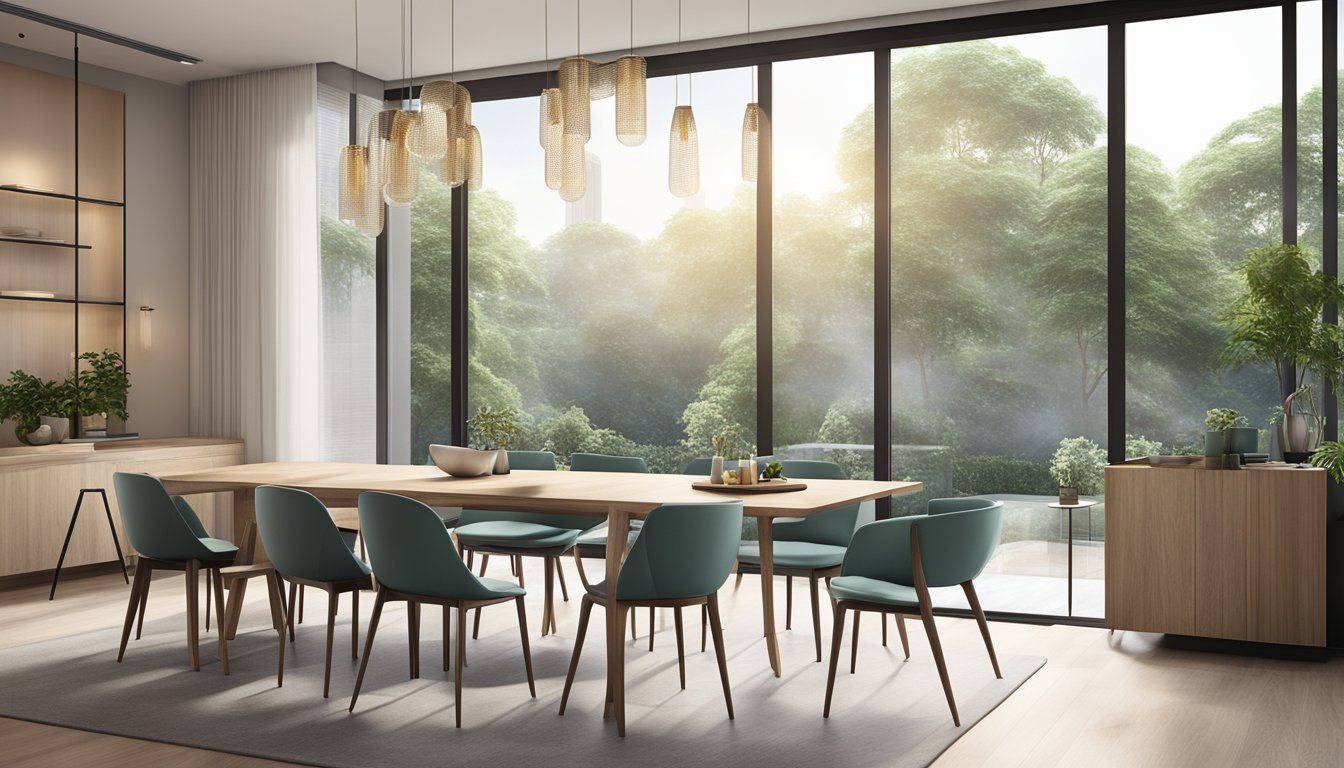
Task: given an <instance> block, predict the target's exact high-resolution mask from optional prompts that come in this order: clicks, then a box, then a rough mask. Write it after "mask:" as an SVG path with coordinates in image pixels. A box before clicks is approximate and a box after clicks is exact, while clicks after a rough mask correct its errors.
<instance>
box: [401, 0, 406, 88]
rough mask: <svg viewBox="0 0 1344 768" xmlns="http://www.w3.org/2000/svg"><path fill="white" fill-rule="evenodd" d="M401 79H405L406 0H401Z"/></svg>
mask: <svg viewBox="0 0 1344 768" xmlns="http://www.w3.org/2000/svg"><path fill="white" fill-rule="evenodd" d="M401 79H402V80H403V81H405V80H406V0H401Z"/></svg>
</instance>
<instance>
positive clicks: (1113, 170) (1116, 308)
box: [1106, 21, 1126, 464]
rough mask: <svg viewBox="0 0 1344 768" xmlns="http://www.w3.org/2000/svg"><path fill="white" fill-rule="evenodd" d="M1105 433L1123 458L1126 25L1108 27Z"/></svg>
mask: <svg viewBox="0 0 1344 768" xmlns="http://www.w3.org/2000/svg"><path fill="white" fill-rule="evenodd" d="M1106 47H1107V62H1106V67H1107V71H1106V100H1107V110H1106V112H1107V115H1106V166H1107V167H1106V198H1107V205H1106V211H1107V213H1106V366H1107V373H1106V393H1107V394H1106V422H1107V427H1106V434H1107V441H1106V443H1107V446H1106V447H1107V450H1106V453H1107V457H1108V458H1109V459H1110V461H1111V463H1112V464H1118V463H1120V462H1123V461H1124V460H1125V141H1126V138H1125V24H1124V22H1119V21H1116V22H1111V23H1110V25H1108V28H1107V46H1106Z"/></svg>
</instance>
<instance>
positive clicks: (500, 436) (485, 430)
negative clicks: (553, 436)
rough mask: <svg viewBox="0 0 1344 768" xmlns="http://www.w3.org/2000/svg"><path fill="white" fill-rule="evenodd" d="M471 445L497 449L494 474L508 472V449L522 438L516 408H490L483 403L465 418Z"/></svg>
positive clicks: (488, 449)
mask: <svg viewBox="0 0 1344 768" xmlns="http://www.w3.org/2000/svg"><path fill="white" fill-rule="evenodd" d="M467 428H468V429H469V430H471V436H472V440H471V442H472V444H473V447H476V448H480V449H482V450H487V451H499V453H498V454H496V456H495V474H496V475H507V474H508V473H509V450H510V449H511V448H514V447H516V446H517V445H518V443H519V441H521V440H522V438H523V434H524V429H523V426H522V424H521V418H520V414H519V413H518V409H517V408H491V407H490V406H488V405H483V406H481V407H480V408H477V409H476V415H475V416H473V417H471V418H470V419H468V420H467Z"/></svg>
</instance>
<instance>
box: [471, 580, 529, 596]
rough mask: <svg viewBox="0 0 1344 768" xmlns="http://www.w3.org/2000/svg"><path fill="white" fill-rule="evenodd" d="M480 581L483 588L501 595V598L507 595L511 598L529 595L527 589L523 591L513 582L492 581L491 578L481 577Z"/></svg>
mask: <svg viewBox="0 0 1344 768" xmlns="http://www.w3.org/2000/svg"><path fill="white" fill-rule="evenodd" d="M479 579H480V582H481V584H482V586H484V587H485V588H486V589H488V590H490V591H491V592H497V593H499V595H500V596H501V597H503V596H505V595H507V596H509V597H521V596H523V595H526V594H527V590H526V589H523V588H522V587H520V586H518V585H517V584H514V583H513V582H512V581H504V580H503V579H492V578H490V577H489V576H481V577H479Z"/></svg>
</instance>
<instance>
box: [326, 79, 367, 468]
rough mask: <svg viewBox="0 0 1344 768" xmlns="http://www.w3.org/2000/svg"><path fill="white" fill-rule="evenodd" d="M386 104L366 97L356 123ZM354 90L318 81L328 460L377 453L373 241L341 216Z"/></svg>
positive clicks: (363, 457)
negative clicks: (342, 167) (342, 164)
mask: <svg viewBox="0 0 1344 768" xmlns="http://www.w3.org/2000/svg"><path fill="white" fill-rule="evenodd" d="M380 106H381V105H380V104H379V102H378V100H377V99H372V98H368V97H359V100H358V102H357V104H356V107H355V109H356V111H357V115H356V124H357V125H361V126H363V125H367V124H368V119H369V117H370V116H371V115H372V114H374V112H376V110H378V109H379V107H380ZM349 125H350V96H349V93H348V92H347V91H345V90H343V89H340V88H335V87H333V86H330V85H327V84H325V83H319V84H318V87H317V152H318V155H317V156H318V162H317V173H318V211H319V214H320V227H321V243H322V316H321V337H322V345H321V351H320V359H321V363H320V366H321V374H320V380H321V393H320V395H319V397H320V398H321V405H320V408H321V411H320V412H321V414H322V418H321V421H320V422H319V424H318V425H316V427H317V428H318V429H319V430H320V433H321V435H320V439H319V455H320V457H321V458H322V459H323V460H327V461H362V462H372V461H375V460H376V459H377V455H376V454H377V442H376V439H375V436H376V434H377V411H378V403H377V387H376V380H375V376H376V367H377V357H376V345H377V337H376V335H375V333H376V328H377V316H376V314H375V301H374V295H375V294H374V240H373V238H371V237H367V236H365V235H362V234H360V233H359V232H358V231H357V230H356V229H355V228H354V227H353V226H350V225H349V224H346V223H343V222H342V221H341V220H340V218H339V210H338V206H339V202H340V193H339V189H338V187H337V183H338V178H337V176H338V167H339V157H340V152H341V147H343V146H345V145H346V144H349V143H350V131H349Z"/></svg>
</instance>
